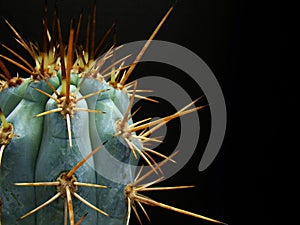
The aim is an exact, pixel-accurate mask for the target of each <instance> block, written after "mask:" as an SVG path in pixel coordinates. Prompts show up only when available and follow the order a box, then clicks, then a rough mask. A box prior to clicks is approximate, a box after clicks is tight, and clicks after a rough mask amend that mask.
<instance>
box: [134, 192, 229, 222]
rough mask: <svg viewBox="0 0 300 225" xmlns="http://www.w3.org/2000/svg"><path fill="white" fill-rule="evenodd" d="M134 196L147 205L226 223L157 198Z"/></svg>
mask: <svg viewBox="0 0 300 225" xmlns="http://www.w3.org/2000/svg"><path fill="white" fill-rule="evenodd" d="M134 198H135V200H136V201H139V202H141V203H144V204H147V205H151V206H159V207H162V208H165V209H168V210H171V211H175V212H178V213H182V214H185V215H188V216H193V217H196V218H199V219H203V220H207V221H210V222H214V223H218V224H225V223H222V222H220V221H218V220H214V219H211V218H209V217H206V216H202V215H200V214H196V213H192V212H189V211H186V210H183V209H179V208H176V207H173V206H169V205H166V204H163V203H160V202H157V201H155V200H152V199H150V198H145V197H143V196H140V195H135V197H134Z"/></svg>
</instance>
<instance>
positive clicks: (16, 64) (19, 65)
mask: <svg viewBox="0 0 300 225" xmlns="http://www.w3.org/2000/svg"><path fill="white" fill-rule="evenodd" d="M0 57H1V58H3V59H5V60H6V61H8V62H10V63H12V64H14V65H15V66H17V67H19V68H20V69H22V70H24V71H25V72H26V73H28V74H30V75H34V72H33V71H30V70H29V69H27V68H26V67H25V66H23V65H22V64H20V63H18V62H16V61H14V60H12V59H11V58H8V57H6V56H4V55H1V54H0ZM1 69H2V68H1Z"/></svg>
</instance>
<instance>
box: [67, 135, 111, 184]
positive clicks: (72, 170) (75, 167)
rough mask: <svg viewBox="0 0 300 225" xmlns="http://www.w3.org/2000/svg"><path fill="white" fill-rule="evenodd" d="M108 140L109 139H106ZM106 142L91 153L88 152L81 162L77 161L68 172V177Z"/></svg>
mask: <svg viewBox="0 0 300 225" xmlns="http://www.w3.org/2000/svg"><path fill="white" fill-rule="evenodd" d="M106 142H107V141H106ZM106 142H104V143H103V144H102V145H99V146H98V147H97V148H95V149H94V150H93V151H92V152H91V153H90V154H88V155H87V156H86V157H84V158H83V159H82V160H81V161H80V162H79V163H77V164H76V165H75V166H74V167H73V168H72V169H71V170H70V171H69V172H68V174H67V178H71V177H72V175H73V174H74V173H75V172H76V170H78V169H79V168H80V167H81V166H82V165H83V164H84V163H85V162H86V161H87V160H88V159H89V158H91V157H92V156H93V155H95V154H96V153H97V152H98V151H99V150H100V149H101V148H102V147H103V146H104V145H105V143H106Z"/></svg>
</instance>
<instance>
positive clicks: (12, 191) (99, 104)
mask: <svg viewBox="0 0 300 225" xmlns="http://www.w3.org/2000/svg"><path fill="white" fill-rule="evenodd" d="M46 9H47V8H46ZM172 9H173V7H171V8H170V10H169V11H168V12H167V13H166V15H165V16H164V17H163V19H162V21H161V22H160V24H159V25H158V27H157V28H156V29H155V31H154V32H153V34H152V35H151V37H150V38H149V41H148V42H147V44H146V45H145V46H144V48H143V49H142V50H141V52H140V54H139V55H138V56H137V57H136V60H135V63H134V64H132V65H130V66H129V67H128V68H126V69H127V70H124V68H123V67H122V66H120V65H122V62H124V61H125V58H124V59H121V60H119V61H118V62H116V63H113V64H112V65H111V66H110V67H109V70H106V73H105V72H103V71H105V69H104V70H100V69H99V67H101V65H100V64H101V62H102V61H101V60H100V61H99V60H98V61H95V58H96V56H97V55H96V54H97V52H98V50H99V49H98V48H97V49H96V48H95V47H94V40H92V42H91V45H90V46H86V47H85V48H84V47H82V46H81V45H77V43H76V42H77V39H78V32H79V28H80V25H81V20H82V15H80V17H79V21H78V25H77V27H75V26H74V24H73V23H72V25H71V28H70V31H69V41H68V44H67V45H64V44H63V42H62V35H61V28H60V22H59V19H57V18H56V12H55V13H54V20H53V21H55V22H54V23H53V24H52V28H53V27H56V28H55V29H56V30H57V33H58V35H57V38H56V39H55V38H54V37H55V36H54V33H52V38H49V39H48V38H47V34H49V31H48V28H47V24H46V23H45V21H47V18H46V16H45V18H44V20H43V21H44V23H43V25H44V41H43V47H42V49H39V47H38V46H36V45H34V44H33V43H31V42H27V41H25V40H24V39H23V38H22V37H21V36H20V34H19V33H18V32H17V31H16V30H15V29H14V28H13V27H12V26H11V25H10V24H9V23H8V22H7V21H6V23H7V24H8V26H9V27H10V28H11V30H12V31H13V33H14V35H15V36H16V38H17V41H18V42H19V43H20V45H21V46H22V47H23V48H24V49H25V50H26V51H27V52H28V53H29V55H30V56H31V57H32V58H33V59H34V60H35V62H36V65H35V67H34V66H32V65H30V64H29V63H28V62H27V61H26V60H24V59H23V58H22V57H21V56H20V55H18V54H17V53H16V52H14V51H13V50H12V49H10V48H8V47H6V46H4V47H5V48H6V49H7V50H8V51H10V52H11V53H12V54H13V55H14V56H16V57H17V58H18V59H19V61H20V62H19V61H15V60H12V59H10V58H8V57H6V56H4V55H0V57H1V58H2V59H4V60H6V61H9V62H10V63H13V64H14V65H16V66H17V67H19V68H20V69H21V70H23V71H25V72H26V73H27V74H28V75H29V76H30V77H29V78H21V77H18V76H17V77H13V76H12V75H11V74H10V72H9V71H8V69H7V68H6V66H5V64H4V62H3V61H2V60H1V59H0V68H1V69H2V71H3V74H2V73H0V75H1V78H2V80H0V109H1V110H0V118H1V127H0V146H1V150H0V165H1V167H0V185H1V189H0V203H1V204H0V224H1V225H14V224H19V225H40V224H46V225H52V224H53V225H54V224H55V225H57V224H64V225H67V224H70V225H75V224H87V225H94V224H106V225H109V224H112V225H118V224H128V223H129V219H130V214H131V211H132V210H133V211H134V212H135V213H136V215H137V217H138V219H139V220H140V217H139V216H138V214H137V210H136V206H137V205H139V206H140V207H141V208H142V211H144V208H143V206H142V204H147V205H152V206H160V207H163V208H167V209H170V210H173V211H177V212H180V213H184V214H187V215H190V216H195V217H198V218H202V219H206V220H209V221H212V222H216V223H221V222H219V221H217V220H213V219H210V218H207V217H204V216H201V215H198V214H194V213H191V212H187V211H185V210H181V209H177V208H175V207H171V206H168V205H165V204H163V203H159V202H157V201H154V200H152V199H150V198H148V197H145V196H144V195H141V194H140V193H139V192H142V191H143V192H145V191H147V190H155V188H150V187H149V186H150V185H152V184H155V183H156V182H158V181H160V180H161V178H159V179H158V180H156V181H154V182H153V183H148V184H143V183H142V181H143V180H144V178H145V177H146V176H148V175H149V173H157V174H158V177H159V176H160V175H159V174H160V172H159V170H160V168H159V166H160V165H162V164H163V163H166V162H167V163H171V162H172V161H173V160H172V159H171V157H166V156H164V155H162V154H161V153H158V152H155V151H153V150H151V149H147V148H146V147H145V146H144V144H145V142H151V141H156V140H155V139H151V138H149V137H148V136H149V135H150V134H151V132H152V131H154V130H156V129H157V128H159V127H160V126H161V125H162V124H165V123H167V122H168V121H170V120H172V119H174V118H176V117H179V116H181V115H184V114H187V113H190V112H194V111H196V110H199V109H200V108H202V107H197V108H193V109H189V107H190V106H191V105H193V104H194V103H195V102H196V101H195V102H192V103H191V104H189V105H187V106H186V107H184V108H183V109H182V110H181V111H179V112H177V113H175V114H173V115H171V116H168V117H166V118H163V119H160V120H157V121H152V122H148V120H147V119H146V120H144V121H141V122H136V123H134V122H133V120H132V112H131V109H132V105H133V100H134V98H135V97H136V90H137V81H134V82H131V83H129V84H126V81H127V79H128V77H129V75H130V74H131V73H132V71H133V69H134V68H135V66H136V64H137V62H138V61H139V59H140V57H141V56H142V55H143V53H144V52H145V51H146V49H147V46H148V45H149V43H150V41H151V40H152V39H153V38H154V36H155V34H156V33H157V32H158V30H159V29H160V27H161V26H162V24H163V23H164V21H165V20H166V18H167V17H168V15H169V14H170V12H171V11H172ZM45 11H46V10H45ZM95 15H96V7H94V12H93V16H94V17H95ZM92 21H94V20H92ZM90 26H91V27H92V32H91V33H93V29H95V24H88V27H90ZM113 26H114V25H113ZM113 26H112V27H111V28H110V29H109V30H108V31H107V34H106V37H107V36H108V35H109V34H110V33H111V31H112V29H113ZM88 35H89V34H88ZM103 40H104V39H103ZM112 54H113V50H112V48H111V49H110V50H109V51H108V52H107V53H106V55H105V56H107V57H108V56H110V55H112ZM75 55H76V57H74V56H75ZM104 58H105V57H104ZM117 66H119V68H118V69H115V68H116V67H117ZM96 68H97V69H96ZM124 71H125V72H124ZM121 72H122V73H123V74H121ZM106 74H108V75H109V79H108V80H106V77H108V76H107V75H106ZM145 99H147V98H145ZM147 100H151V99H147ZM152 101H153V100H152ZM149 126H150V127H152V128H150V130H149V131H145V132H141V133H140V134H139V135H137V134H136V133H135V132H136V131H143V130H144V129H145V128H147V127H149ZM150 153H154V154H156V155H159V156H161V157H164V158H165V160H164V161H162V162H161V163H160V164H159V165H156V166H155V162H154V161H153V159H152V157H151V155H150ZM107 157H113V158H114V159H115V160H117V162H120V163H119V164H118V165H114V169H113V170H112V171H108V173H110V176H111V177H114V178H116V180H120V179H122V182H121V183H118V182H115V181H114V180H111V179H109V178H107V177H105V176H103V175H101V173H98V172H97V171H105V170H107V168H109V166H108V165H107V164H108V163H111V161H110V160H107V159H108V158H107ZM140 160H144V161H145V163H146V164H148V165H149V166H151V167H152V170H151V171H150V172H149V173H148V174H146V175H144V176H141V177H140V178H136V177H135V174H136V172H137V171H134V169H132V168H135V167H133V166H135V165H137V164H138V162H139V161H140ZM189 187H191V186H181V187H174V188H173V189H177V188H189ZM156 189H157V190H167V189H171V188H170V187H168V188H156ZM144 212H145V211H144ZM146 215H147V214H146ZM147 217H148V216H147Z"/></svg>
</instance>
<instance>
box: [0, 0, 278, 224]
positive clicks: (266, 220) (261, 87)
mask: <svg viewBox="0 0 300 225" xmlns="http://www.w3.org/2000/svg"><path fill="white" fill-rule="evenodd" d="M48 2H49V3H50V2H51V1H48ZM262 2H263V3H262ZM92 4H93V1H83V0H82V1H79V0H72V1H71V0H63V1H60V0H59V1H58V7H59V14H60V18H61V21H62V27H64V28H67V27H68V21H69V19H70V18H72V17H76V16H78V14H79V13H80V11H81V9H84V12H85V13H88V11H89V8H90V6H91V5H92ZM172 4H173V1H169V0H167V1H159V0H153V1H141V0H128V1H119V0H118V1H117V0H111V1H97V7H98V8H97V23H98V25H97V27H99V29H97V34H96V36H98V37H101V35H102V34H103V33H104V32H105V30H106V29H108V27H109V26H110V24H111V23H112V22H113V21H114V20H116V21H117V29H116V33H117V41H118V43H119V44H121V43H127V42H130V41H137V40H145V39H146V38H147V37H149V35H150V34H151V32H152V30H153V29H154V27H155V26H156V24H157V22H158V21H159V20H160V19H161V18H162V16H163V15H164V13H165V12H166V11H167V9H168V8H169V7H170V6H171V5H172ZM49 5H50V11H51V9H53V5H54V4H52V3H50V4H49ZM43 6H44V2H43V1H34V0H27V1H16V0H10V1H4V0H0V15H1V16H3V17H4V18H6V19H7V20H9V21H10V23H11V24H13V25H14V26H15V28H17V30H18V31H19V33H21V34H22V35H23V37H24V38H25V39H28V40H41V36H42V35H41V31H42V29H41V18H42V13H43V10H42V9H43ZM279 8H280V5H279V1H270V2H269V1H237V0H226V1H225V0H201V1H197V0H190V1H188V0H186V1H178V2H177V4H176V5H175V9H174V11H173V12H172V14H171V16H170V17H169V18H168V20H167V22H166V23H165V24H164V26H163V28H162V29H161V31H160V32H159V34H158V35H157V37H156V39H160V40H165V41H170V42H174V43H177V44H180V45H182V46H184V47H186V48H188V49H190V50H192V51H193V52H195V53H196V54H197V55H198V56H200V57H201V58H202V59H203V60H204V61H205V62H206V63H207V65H208V66H209V67H210V68H211V70H212V71H213V72H214V74H215V76H216V77H217V79H218V81H219V83H220V86H221V88H222V90H223V92H224V96H225V100H226V106H227V111H228V126H227V132H226V136H225V140H224V143H223V146H222V148H221V150H220V153H219V155H218V156H217V158H216V159H215V161H214V162H213V164H212V165H211V166H210V167H209V168H208V169H206V170H205V171H203V172H201V173H200V172H199V171H198V164H199V161H200V159H201V151H198V153H197V152H196V153H195V156H194V157H193V158H192V159H191V160H190V161H189V163H188V164H187V165H186V166H185V167H184V168H183V169H182V170H181V171H180V172H179V173H178V174H176V175H175V176H174V177H172V178H170V179H169V180H167V181H165V182H163V184H162V185H166V186H167V185H184V184H196V185H197V187H196V188H194V189H191V190H179V191H172V192H167V193H162V194H152V195H151V196H152V197H153V198H155V199H159V200H161V201H162V202H165V203H169V204H172V205H174V206H178V207H180V208H184V209H187V210H190V211H193V212H196V213H200V214H203V215H206V216H208V217H212V218H215V219H218V220H221V221H224V222H226V223H228V224H231V225H235V224H265V225H266V224H274V221H275V218H274V216H273V215H272V213H271V212H272V210H273V209H274V208H275V206H276V204H275V201H274V196H273V191H272V189H273V187H274V185H275V183H274V180H273V179H272V174H273V173H274V170H275V169H274V167H275V165H274V164H273V161H272V159H273V155H274V154H275V149H276V145H277V142H278V138H277V132H278V124H279V120H280V113H279V110H280V109H278V108H279V107H278V96H279V93H280V91H279V90H278V89H279V88H278V84H277V82H278V81H279V72H280V65H281V59H280V53H281V38H280V37H279V35H280V33H281V32H280V31H281V24H280V23H281V21H280V12H279ZM65 33H66V34H67V32H65ZM0 41H1V43H5V44H7V45H8V46H11V47H13V48H14V49H17V48H19V47H18V46H16V44H15V42H14V40H13V38H12V33H11V31H9V29H8V28H7V26H6V25H5V24H4V22H1V23H0ZM3 51H4V50H3V49H1V52H3ZM21 52H22V51H21ZM23 55H24V54H23ZM169 69H170V68H169ZM12 70H13V68H12ZM172 72H174V71H173V70H172ZM135 73H136V74H138V73H147V74H150V75H151V74H155V73H161V74H166V76H167V75H168V73H171V72H170V71H168V70H167V69H165V70H162V69H161V67H159V66H155V65H154V66H148V67H147V65H145V67H143V66H139V67H138V68H137V70H136V71H135ZM181 82H182V85H186V84H187V83H185V82H188V81H186V80H182V81H181ZM200 91H201V90H199V89H198V90H197V89H191V90H189V93H190V95H191V96H192V97H193V98H196V97H198V96H199V93H200ZM204 113H205V112H204ZM147 209H149V212H150V213H149V214H150V217H151V220H152V224H156V225H159V224H173V225H175V224H178V225H179V224H190V225H192V224H212V223H208V222H205V221H202V220H199V219H195V218H191V217H188V216H184V215H179V214H177V213H175V212H169V211H167V210H164V209H157V208H150V207H147ZM132 218H134V216H133V217H132ZM143 221H144V224H148V223H147V221H146V218H144V220H143ZM135 223H136V224H138V223H137V221H136V220H135V219H133V220H132V224H135Z"/></svg>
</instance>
